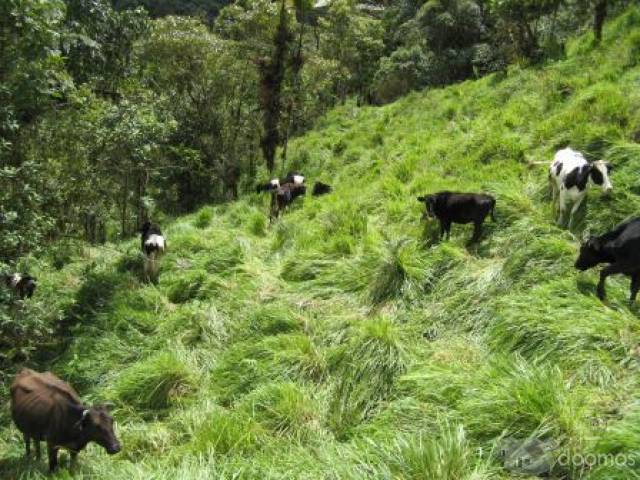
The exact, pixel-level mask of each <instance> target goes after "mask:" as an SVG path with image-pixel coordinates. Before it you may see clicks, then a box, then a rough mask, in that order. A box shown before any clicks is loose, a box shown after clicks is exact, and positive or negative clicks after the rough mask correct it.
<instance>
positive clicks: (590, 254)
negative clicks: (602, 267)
mask: <svg viewBox="0 0 640 480" xmlns="http://www.w3.org/2000/svg"><path fill="white" fill-rule="evenodd" d="M600 250H601V244H600V240H599V239H598V238H597V237H591V238H589V240H587V241H586V242H583V243H582V245H580V254H579V255H578V259H577V260H576V265H575V267H576V268H577V269H578V270H582V271H584V270H588V269H589V268H591V267H595V266H596V265H597V264H598V263H600V260H601V255H600Z"/></svg>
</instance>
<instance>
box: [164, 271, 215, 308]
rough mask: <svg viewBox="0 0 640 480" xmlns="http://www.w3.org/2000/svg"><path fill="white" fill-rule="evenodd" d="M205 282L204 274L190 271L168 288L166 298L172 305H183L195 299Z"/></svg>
mask: <svg viewBox="0 0 640 480" xmlns="http://www.w3.org/2000/svg"><path fill="white" fill-rule="evenodd" d="M205 280H206V274H205V272H203V271H201V270H192V271H190V272H187V273H183V274H181V275H180V276H179V277H178V278H177V279H175V280H173V281H172V282H171V284H170V285H169V286H168V291H167V297H168V298H169V300H170V301H171V302H173V303H185V302H188V301H189V300H192V299H194V298H196V296H197V295H198V292H199V291H200V287H202V284H203V283H204V282H205Z"/></svg>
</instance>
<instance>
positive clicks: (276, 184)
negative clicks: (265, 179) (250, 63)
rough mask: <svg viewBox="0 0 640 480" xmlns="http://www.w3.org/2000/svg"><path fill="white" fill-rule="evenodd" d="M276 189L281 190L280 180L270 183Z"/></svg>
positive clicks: (275, 179)
mask: <svg viewBox="0 0 640 480" xmlns="http://www.w3.org/2000/svg"><path fill="white" fill-rule="evenodd" d="M269 183H270V184H271V185H272V186H273V187H274V188H280V180H278V179H277V178H274V179H273V180H271V181H270V182H269Z"/></svg>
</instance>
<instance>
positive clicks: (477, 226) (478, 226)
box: [471, 220, 482, 243]
mask: <svg viewBox="0 0 640 480" xmlns="http://www.w3.org/2000/svg"><path fill="white" fill-rule="evenodd" d="M481 235H482V220H481V221H479V222H474V223H473V237H471V243H476V242H477V241H478V240H480V236H481Z"/></svg>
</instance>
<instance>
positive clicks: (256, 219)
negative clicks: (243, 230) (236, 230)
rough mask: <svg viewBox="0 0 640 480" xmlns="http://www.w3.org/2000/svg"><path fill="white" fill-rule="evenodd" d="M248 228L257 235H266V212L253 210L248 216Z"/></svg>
mask: <svg viewBox="0 0 640 480" xmlns="http://www.w3.org/2000/svg"><path fill="white" fill-rule="evenodd" d="M247 228H248V230H249V231H250V232H251V233H253V234H254V235H255V236H256V237H264V236H265V235H266V233H267V217H266V216H265V214H264V213H261V212H258V211H255V212H253V213H252V214H251V215H250V216H249V218H248V221H247Z"/></svg>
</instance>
